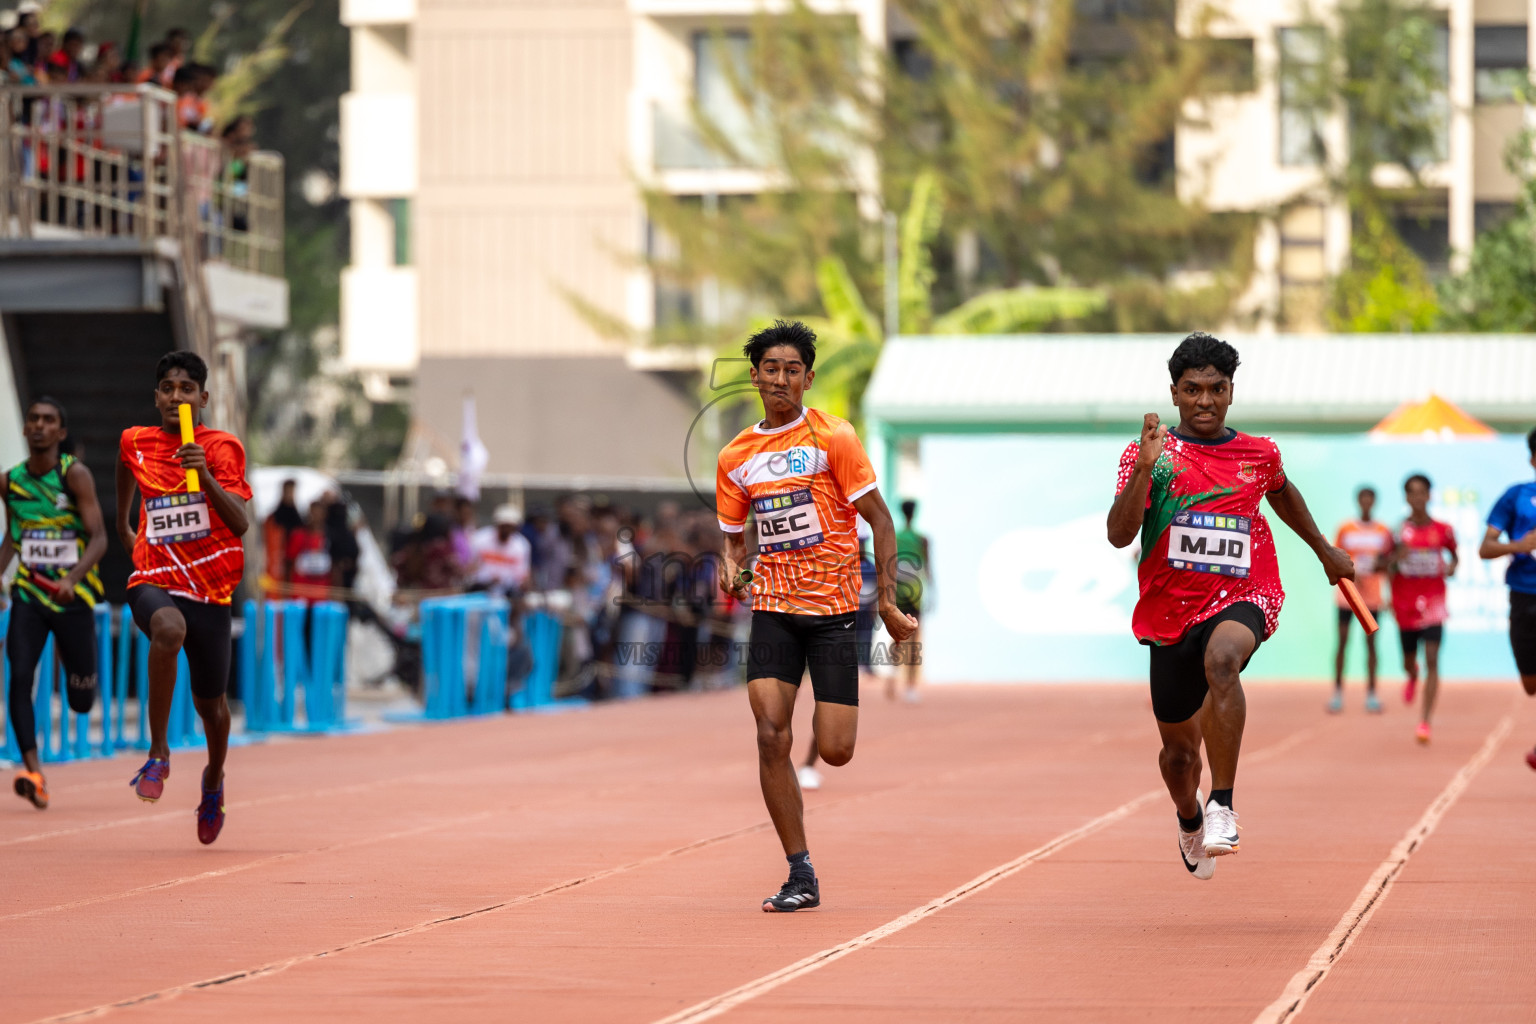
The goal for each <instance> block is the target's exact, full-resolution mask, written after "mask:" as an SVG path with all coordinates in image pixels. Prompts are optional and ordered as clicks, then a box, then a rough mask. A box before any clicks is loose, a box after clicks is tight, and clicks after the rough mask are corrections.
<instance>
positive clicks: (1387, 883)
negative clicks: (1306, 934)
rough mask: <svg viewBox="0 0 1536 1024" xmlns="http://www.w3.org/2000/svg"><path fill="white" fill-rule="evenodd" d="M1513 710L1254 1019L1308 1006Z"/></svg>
mask: <svg viewBox="0 0 1536 1024" xmlns="http://www.w3.org/2000/svg"><path fill="white" fill-rule="evenodd" d="M1514 725H1515V719H1514V716H1513V715H1505V716H1504V717H1503V718H1501V719H1499V723H1498V724H1497V725H1495V726H1494V727H1493V731H1492V732H1490V733H1489V734H1488V738H1487V739H1485V740H1483V745H1482V746H1481V747H1479V748H1478V749H1477V752H1476V753H1475V754H1473V755H1472V759H1471V760H1469V761H1468V762H1467V763H1466V764H1464V765H1462V766H1461V770H1460V771H1458V772H1457V773H1456V774H1455V775H1453V776H1452V777H1451V781H1450V782H1448V783H1447V784H1446V787H1445V788H1444V789H1442V790H1441V791H1440V795H1439V796H1437V797H1435V799H1434V800H1433V801H1432V802H1431V803H1430V805H1429V808H1428V809H1427V810H1425V812H1424V815H1423V817H1421V818H1419V820H1418V821H1417V822H1415V823H1414V824H1413V827H1412V828H1410V829H1409V830H1408V831H1407V833H1405V834H1404V835H1403V838H1402V839H1400V840H1398V842H1397V845H1396V846H1394V847H1393V848H1392V852H1391V853H1389V854H1387V859H1386V860H1384V861H1382V862H1381V864H1380V865H1379V866H1378V867H1377V868H1376V870H1375V871H1373V872H1372V873H1371V877H1370V878H1369V879H1368V880H1367V881H1366V883H1365V887H1364V888H1362V889H1361V890H1360V894H1359V895H1358V896H1356V897H1355V902H1353V903H1351V904H1350V906H1349V909H1348V910H1346V911H1345V912H1344V916H1343V917H1341V918H1339V923H1338V924H1337V925H1335V926H1334V929H1333V931H1331V932H1329V933H1328V938H1326V939H1325V940H1323V944H1322V945H1321V946H1319V947H1317V952H1315V953H1313V954H1312V957H1311V959H1309V960H1308V961H1307V966H1305V967H1303V968H1302V969H1301V970H1299V971H1297V972H1296V973H1295V974H1294V975H1292V977H1291V980H1290V981H1289V982H1287V983H1286V986H1285V989H1284V991H1282V992H1281V993H1280V998H1278V999H1276V1000H1275V1001H1274V1002H1272V1003H1270V1004H1269V1005H1268V1006H1266V1007H1265V1008H1264V1010H1263V1011H1262V1012H1261V1013H1260V1014H1259V1015H1258V1016H1257V1017H1255V1018H1254V1019H1253V1024H1282V1022H1286V1021H1292V1020H1295V1019H1296V1017H1297V1015H1298V1014H1300V1013H1301V1010H1302V1007H1304V1006H1306V1005H1307V1000H1308V999H1310V998H1311V997H1312V993H1314V992H1316V991H1317V987H1318V986H1319V985H1321V984H1322V983H1323V979H1325V978H1326V977H1328V972H1329V971H1331V970H1333V968H1334V967H1335V966H1336V965H1337V964H1338V962H1339V961H1340V960H1341V959H1343V957H1344V954H1345V953H1347V952H1348V951H1349V947H1350V946H1351V945H1353V944H1354V941H1355V939H1356V938H1357V937H1358V936H1359V935H1360V933H1361V932H1363V931H1364V930H1365V926H1366V924H1368V923H1369V922H1370V920H1371V916H1372V915H1373V914H1375V913H1376V910H1377V908H1378V907H1380V906H1381V905H1382V904H1383V903H1385V902H1386V899H1387V894H1388V893H1389V892H1391V891H1392V884H1393V883H1394V882H1395V881H1397V876H1398V875H1399V874H1401V873H1402V870H1403V867H1404V865H1406V864H1407V863H1408V858H1409V857H1412V856H1413V854H1414V853H1415V851H1417V850H1418V849H1419V847H1420V846H1422V845H1423V844H1424V841H1425V840H1426V839H1428V838H1429V837H1430V835H1431V834H1432V833H1433V832H1434V831H1435V827H1436V826H1437V825H1439V824H1440V820H1441V819H1442V818H1444V817H1445V814H1446V812H1447V811H1449V810H1450V809H1451V807H1452V806H1453V805H1454V804H1455V803H1456V801H1457V800H1458V799H1459V798H1460V797H1461V794H1462V793H1464V792H1466V789H1467V787H1468V786H1469V785H1471V783H1472V779H1473V777H1474V776H1476V775H1477V773H1478V772H1480V771H1481V770H1482V769H1483V766H1484V765H1486V764H1487V763H1488V762H1489V761H1490V760H1491V759H1492V758H1493V755H1494V753H1495V752H1496V751H1497V750H1498V748H1499V744H1501V743H1503V742H1504V738H1505V737H1506V736H1508V735H1509V733H1510V730H1511V729H1513V728H1514Z"/></svg>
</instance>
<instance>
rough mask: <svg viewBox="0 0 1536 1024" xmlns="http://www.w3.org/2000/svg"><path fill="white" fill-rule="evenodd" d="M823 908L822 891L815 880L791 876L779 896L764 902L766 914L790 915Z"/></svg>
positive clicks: (771, 897)
mask: <svg viewBox="0 0 1536 1024" xmlns="http://www.w3.org/2000/svg"><path fill="white" fill-rule="evenodd" d="M819 906H821V890H820V889H819V888H818V887H817V885H816V879H815V878H805V877H803V876H799V875H790V876H789V881H787V882H785V883H784V888H782V889H780V890H779V894H778V895H777V896H769V897H768V898H767V899H765V900H763V912H764V913H765V914H788V913H791V912H793V911H796V910H810V909H811V908H812V907H819Z"/></svg>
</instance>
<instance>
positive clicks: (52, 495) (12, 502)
mask: <svg viewBox="0 0 1536 1024" xmlns="http://www.w3.org/2000/svg"><path fill="white" fill-rule="evenodd" d="M67 424H68V420H67V417H66V414H65V412H64V407H63V406H62V405H61V404H59V402H57V401H56V400H54V399H52V398H39V399H38V400H37V401H35V402H33V403H32V404H31V405H30V406H29V407H28V408H27V419H26V427H25V431H24V432H25V434H26V438H27V447H28V449H29V450H30V452H31V455H30V456H29V457H28V459H27V460H26V461H25V462H23V463H21V464H20V465H18V466H16V467H15V468H14V469H12V470H11V471H10V472H9V473H8V474H6V482H5V516H6V531H5V537H4V540H0V571H3V570H4V569H5V568H6V567H8V566H9V565H10V563H11V559H12V558H13V557H16V556H18V555H19V556H20V559H21V564H20V565H19V566H17V569H16V579H15V582H14V583H12V585H11V597H12V598H13V600H12V602H11V622H10V627H9V629H8V630H7V632H6V644H5V653H6V657H7V658H9V659H10V667H11V692H10V701H9V708H10V716H9V717H10V722H11V728H12V730H13V731H14V732H15V734H16V745H17V746H18V747H20V748H21V756H22V760H23V761H24V762H25V763H26V767H25V770H23V771H21V772H18V773H17V775H16V781H15V784H14V788H15V790H16V795H17V796H20V797H23V798H25V799H27V800H30V801H31V802H32V804H33V806H35V807H36V808H37V809H38V810H42V809H44V808H45V807H47V806H48V787H47V783H46V781H45V780H44V778H43V773H42V769H41V766H40V765H39V764H38V759H37V725H36V721H35V719H34V718H33V711H32V690H33V683H34V679H35V676H36V673H37V665H38V662H39V661H40V660H41V659H42V655H43V645H44V644H46V643H47V642H48V635H49V634H50V633H51V634H53V636H54V639H55V642H56V644H57V647H58V651H59V657H60V658H61V660H62V661H63V662H64V671H65V689H66V690H67V692H68V694H69V706H70V707H71V708H72V709H73V710H74V711H76V712H80V713H84V712H86V711H89V710H91V706H92V705H93V704H94V703H95V702H96V617H95V615H94V614H92V612H91V609H92V608H93V607H94V606H95V604H96V602H97V601H100V600H101V599H102V597H103V592H102V587H101V574H100V572H99V571H98V569H97V563H98V562H100V561H101V556H102V555H103V554H105V553H106V550H107V534H106V531H105V529H104V527H103V524H102V520H101V505H100V504H99V503H98V502H97V500H96V484H95V482H94V481H93V480H92V479H91V474H90V471H89V470H87V469H86V468H85V464H84V463H82V462H81V461H80V460H79V459H76V458H75V457H74V456H73V455H65V454H61V453H60V452H59V444H60V442H61V441H63V440H64V438H66V437H67V436H68V434H69V431H68V425H67Z"/></svg>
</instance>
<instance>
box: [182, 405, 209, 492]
mask: <svg viewBox="0 0 1536 1024" xmlns="http://www.w3.org/2000/svg"><path fill="white" fill-rule="evenodd" d="M176 414H177V415H178V416H180V417H181V443H182V444H191V443H192V441H193V435H192V407H191V406H190V405H188V404H187V403H185V402H183V403H181V404H180V405H178V406H177V407H176ZM202 489H203V488H202V485H201V484H199V483H198V482H197V470H195V469H189V470H187V492H188V493H189V494H192V493H196V492H197V491H200V490H202Z"/></svg>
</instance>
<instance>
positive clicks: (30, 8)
mask: <svg viewBox="0 0 1536 1024" xmlns="http://www.w3.org/2000/svg"><path fill="white" fill-rule="evenodd" d="M42 9H43V5H42V4H40V3H38V2H37V0H23V2H22V3H19V4H17V5H16V16H17V24H18V25H20V26H21V27H22V28H23V29H25V30H26V33H27V38H28V39H36V38H37V36H38V33H40V32H41V31H42V30H43V29H42V26H41V25H39V24H38V21H37V18H38V15H39V14H40V13H41V12H42Z"/></svg>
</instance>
